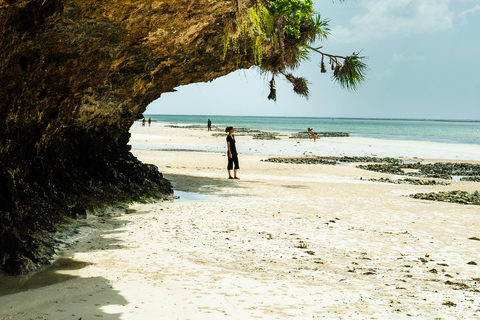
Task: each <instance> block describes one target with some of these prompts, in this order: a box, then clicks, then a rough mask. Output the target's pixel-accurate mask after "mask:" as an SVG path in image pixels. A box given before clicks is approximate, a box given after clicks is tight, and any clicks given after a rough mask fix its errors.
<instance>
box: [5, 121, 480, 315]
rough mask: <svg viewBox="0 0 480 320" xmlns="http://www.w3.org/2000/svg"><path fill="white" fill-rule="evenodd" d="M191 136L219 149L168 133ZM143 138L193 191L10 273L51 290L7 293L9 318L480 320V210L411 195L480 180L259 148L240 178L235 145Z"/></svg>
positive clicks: (245, 161) (151, 154)
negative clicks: (401, 177)
mask: <svg viewBox="0 0 480 320" xmlns="http://www.w3.org/2000/svg"><path fill="white" fill-rule="evenodd" d="M137 129H138V128H137ZM138 130H141V129H138ZM160 136H161V137H162V138H160ZM185 137H188V139H186V140H188V141H190V142H191V141H192V140H193V139H196V140H198V143H199V144H208V143H213V142H212V141H211V139H212V138H211V137H210V135H209V134H206V133H205V132H204V131H198V130H185V129H165V130H164V132H163V135H160V134H158V133H157V135H156V137H155V139H154V140H155V143H157V142H158V140H159V139H164V140H165V141H168V140H169V139H172V140H173V141H174V142H175V141H178V139H181V138H182V139H183V138H185ZM244 139H245V140H244V141H243V143H245V144H246V145H247V144H248V140H246V139H248V138H246V137H245V138H244ZM344 139H348V138H344ZM140 140H141V141H140ZM145 140H147V141H145ZM322 141H325V140H324V139H320V140H319V141H317V143H319V145H321V143H322ZM140 142H141V143H140ZM307 142H310V143H312V144H313V141H308V140H307V141H302V143H307ZM132 143H133V145H134V154H135V155H136V156H137V157H138V158H139V159H140V160H142V161H144V162H146V163H153V164H156V165H157V166H158V167H159V169H160V171H161V172H163V173H164V175H165V177H166V178H168V179H170V180H171V181H172V183H173V185H174V188H175V190H177V192H178V193H179V194H180V196H181V197H182V198H181V199H179V201H174V202H162V203H153V204H133V205H131V206H130V208H129V211H128V214H124V215H121V216H117V217H89V218H88V219H87V220H86V221H85V224H86V226H84V227H82V228H81V229H80V233H79V234H78V235H76V237H73V238H70V239H69V240H68V242H69V245H68V247H66V248H65V249H64V250H63V252H62V253H61V259H59V260H57V262H56V263H55V264H54V266H53V267H50V268H47V269H46V270H45V271H43V272H41V273H39V274H37V275H33V276H30V277H28V278H25V277H24V278H22V281H23V283H19V281H18V279H17V282H16V284H17V286H18V289H16V288H14V287H15V286H14V285H12V283H15V282H11V281H10V282H8V281H7V280H8V279H7V280H5V279H6V278H5V277H3V279H4V280H5V281H6V282H4V285H5V283H9V286H10V287H11V288H12V291H16V290H21V289H22V288H25V287H28V286H30V287H37V288H34V289H30V290H27V291H21V292H17V293H11V294H8V295H3V296H0V319H2V320H3V319H75V320H78V319H82V320H86V319H192V320H194V319H432V320H433V319H480V291H479V290H480V279H479V278H480V265H474V264H472V263H471V264H468V263H469V262H471V261H474V262H476V263H479V264H480V241H476V240H470V239H469V238H471V237H478V238H480V231H479V230H480V209H479V208H478V206H465V205H458V204H449V203H440V202H430V201H421V200H415V199H411V198H408V197H406V196H405V195H408V194H411V193H416V192H427V191H440V190H458V189H461V190H467V191H473V190H477V189H478V183H474V182H454V183H452V184H451V185H449V186H413V185H394V184H383V183H378V182H369V181H365V180H360V178H361V177H363V178H378V177H389V175H385V174H379V173H374V172H368V171H364V170H360V169H357V168H355V167H354V166H352V165H342V166H325V165H295V164H277V163H268V162H262V161H261V160H262V159H265V158H266V157H267V156H264V155H258V154H250V155H246V154H240V165H241V170H240V171H239V176H240V178H241V180H228V179H225V178H226V170H225V166H226V157H225V155H224V153H200V152H173V151H154V150H153V149H155V148H154V147H152V148H147V149H148V150H147V149H145V148H143V147H144V146H145V144H149V143H152V142H151V141H150V142H149V141H148V139H145V135H139V134H138V132H137V133H135V132H134V135H133V137H132ZM185 143H186V142H185ZM252 143H253V141H252ZM269 143H270V142H269ZM140 144H142V146H143V147H142V148H135V146H138V145H140ZM142 149H143V150H142ZM194 197H196V198H194ZM32 279H33V280H32ZM39 279H44V281H41V280H39ZM10 280H11V279H10Z"/></svg>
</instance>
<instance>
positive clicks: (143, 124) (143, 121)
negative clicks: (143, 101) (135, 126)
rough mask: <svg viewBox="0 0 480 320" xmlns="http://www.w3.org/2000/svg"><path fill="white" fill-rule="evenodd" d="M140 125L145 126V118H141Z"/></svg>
mask: <svg viewBox="0 0 480 320" xmlns="http://www.w3.org/2000/svg"><path fill="white" fill-rule="evenodd" d="M142 127H145V118H143V120H142Z"/></svg>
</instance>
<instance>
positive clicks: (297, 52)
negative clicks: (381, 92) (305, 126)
mask: <svg viewBox="0 0 480 320" xmlns="http://www.w3.org/2000/svg"><path fill="white" fill-rule="evenodd" d="M341 2H343V1H341ZM239 3H240V2H239ZM237 10H238V12H237V15H236V19H235V22H234V23H230V24H228V25H227V27H226V33H225V39H224V59H225V57H226V55H227V54H228V52H229V50H230V49H233V52H234V53H235V54H244V55H249V54H253V60H254V62H255V64H256V65H258V66H259V67H260V69H261V70H262V72H264V73H271V75H272V78H271V80H270V81H269V86H270V94H269V95H268V99H271V100H276V89H275V76H279V75H282V76H284V77H285V79H286V80H287V81H289V82H290V83H291V84H292V86H293V90H294V92H295V93H297V94H300V95H303V96H305V97H307V98H308V97H309V95H310V91H309V88H308V81H307V79H305V78H303V77H297V76H294V75H293V74H292V71H294V70H295V69H296V68H297V67H298V66H299V65H300V63H301V62H303V61H305V60H309V59H310V57H311V54H312V53H317V54H320V55H321V63H320V64H319V67H320V72H321V73H327V68H326V66H325V61H324V60H325V59H328V60H329V61H328V62H327V63H328V64H330V66H331V70H332V73H333V75H332V79H333V81H335V82H338V83H339V84H340V86H341V87H342V88H344V89H348V90H356V89H357V88H358V87H359V85H360V84H361V83H362V82H363V81H364V80H365V72H366V70H367V65H366V64H365V62H364V61H365V59H366V58H365V57H364V56H361V55H359V54H358V53H353V54H351V55H349V56H341V55H333V54H329V53H326V52H324V51H322V50H321V49H322V47H315V46H314V44H315V42H316V41H321V40H325V39H327V37H328V35H329V34H330V27H329V23H330V20H329V19H323V18H322V17H321V16H320V14H319V13H316V12H315V11H314V9H313V2H312V0H275V1H258V2H257V4H256V5H255V6H253V7H252V8H248V9H241V6H240V5H238V9H237ZM242 49H243V50H242Z"/></svg>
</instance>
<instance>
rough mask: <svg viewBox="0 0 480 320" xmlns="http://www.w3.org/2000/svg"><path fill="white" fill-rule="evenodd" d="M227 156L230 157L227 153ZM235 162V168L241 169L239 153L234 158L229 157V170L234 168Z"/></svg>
mask: <svg viewBox="0 0 480 320" xmlns="http://www.w3.org/2000/svg"><path fill="white" fill-rule="evenodd" d="M227 157H228V155H227ZM234 164H235V170H237V169H240V166H239V165H238V157H237V155H234V156H233V157H232V158H230V157H228V165H227V170H232V169H233V165H234Z"/></svg>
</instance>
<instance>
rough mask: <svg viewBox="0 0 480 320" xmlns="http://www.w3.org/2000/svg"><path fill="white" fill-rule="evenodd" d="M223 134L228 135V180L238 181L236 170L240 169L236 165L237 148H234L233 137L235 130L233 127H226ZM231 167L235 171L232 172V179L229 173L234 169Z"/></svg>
mask: <svg viewBox="0 0 480 320" xmlns="http://www.w3.org/2000/svg"><path fill="white" fill-rule="evenodd" d="M225 132H226V133H228V136H227V150H228V152H227V156H228V165H227V171H228V179H240V178H238V177H237V170H238V169H240V167H239V165H238V152H237V147H236V146H235V136H234V135H233V133H234V132H235V129H233V127H227V128H226V129H225ZM233 165H235V169H234V170H233V177H232V174H231V172H230V171H231V170H232V169H233V168H234V167H233Z"/></svg>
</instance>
